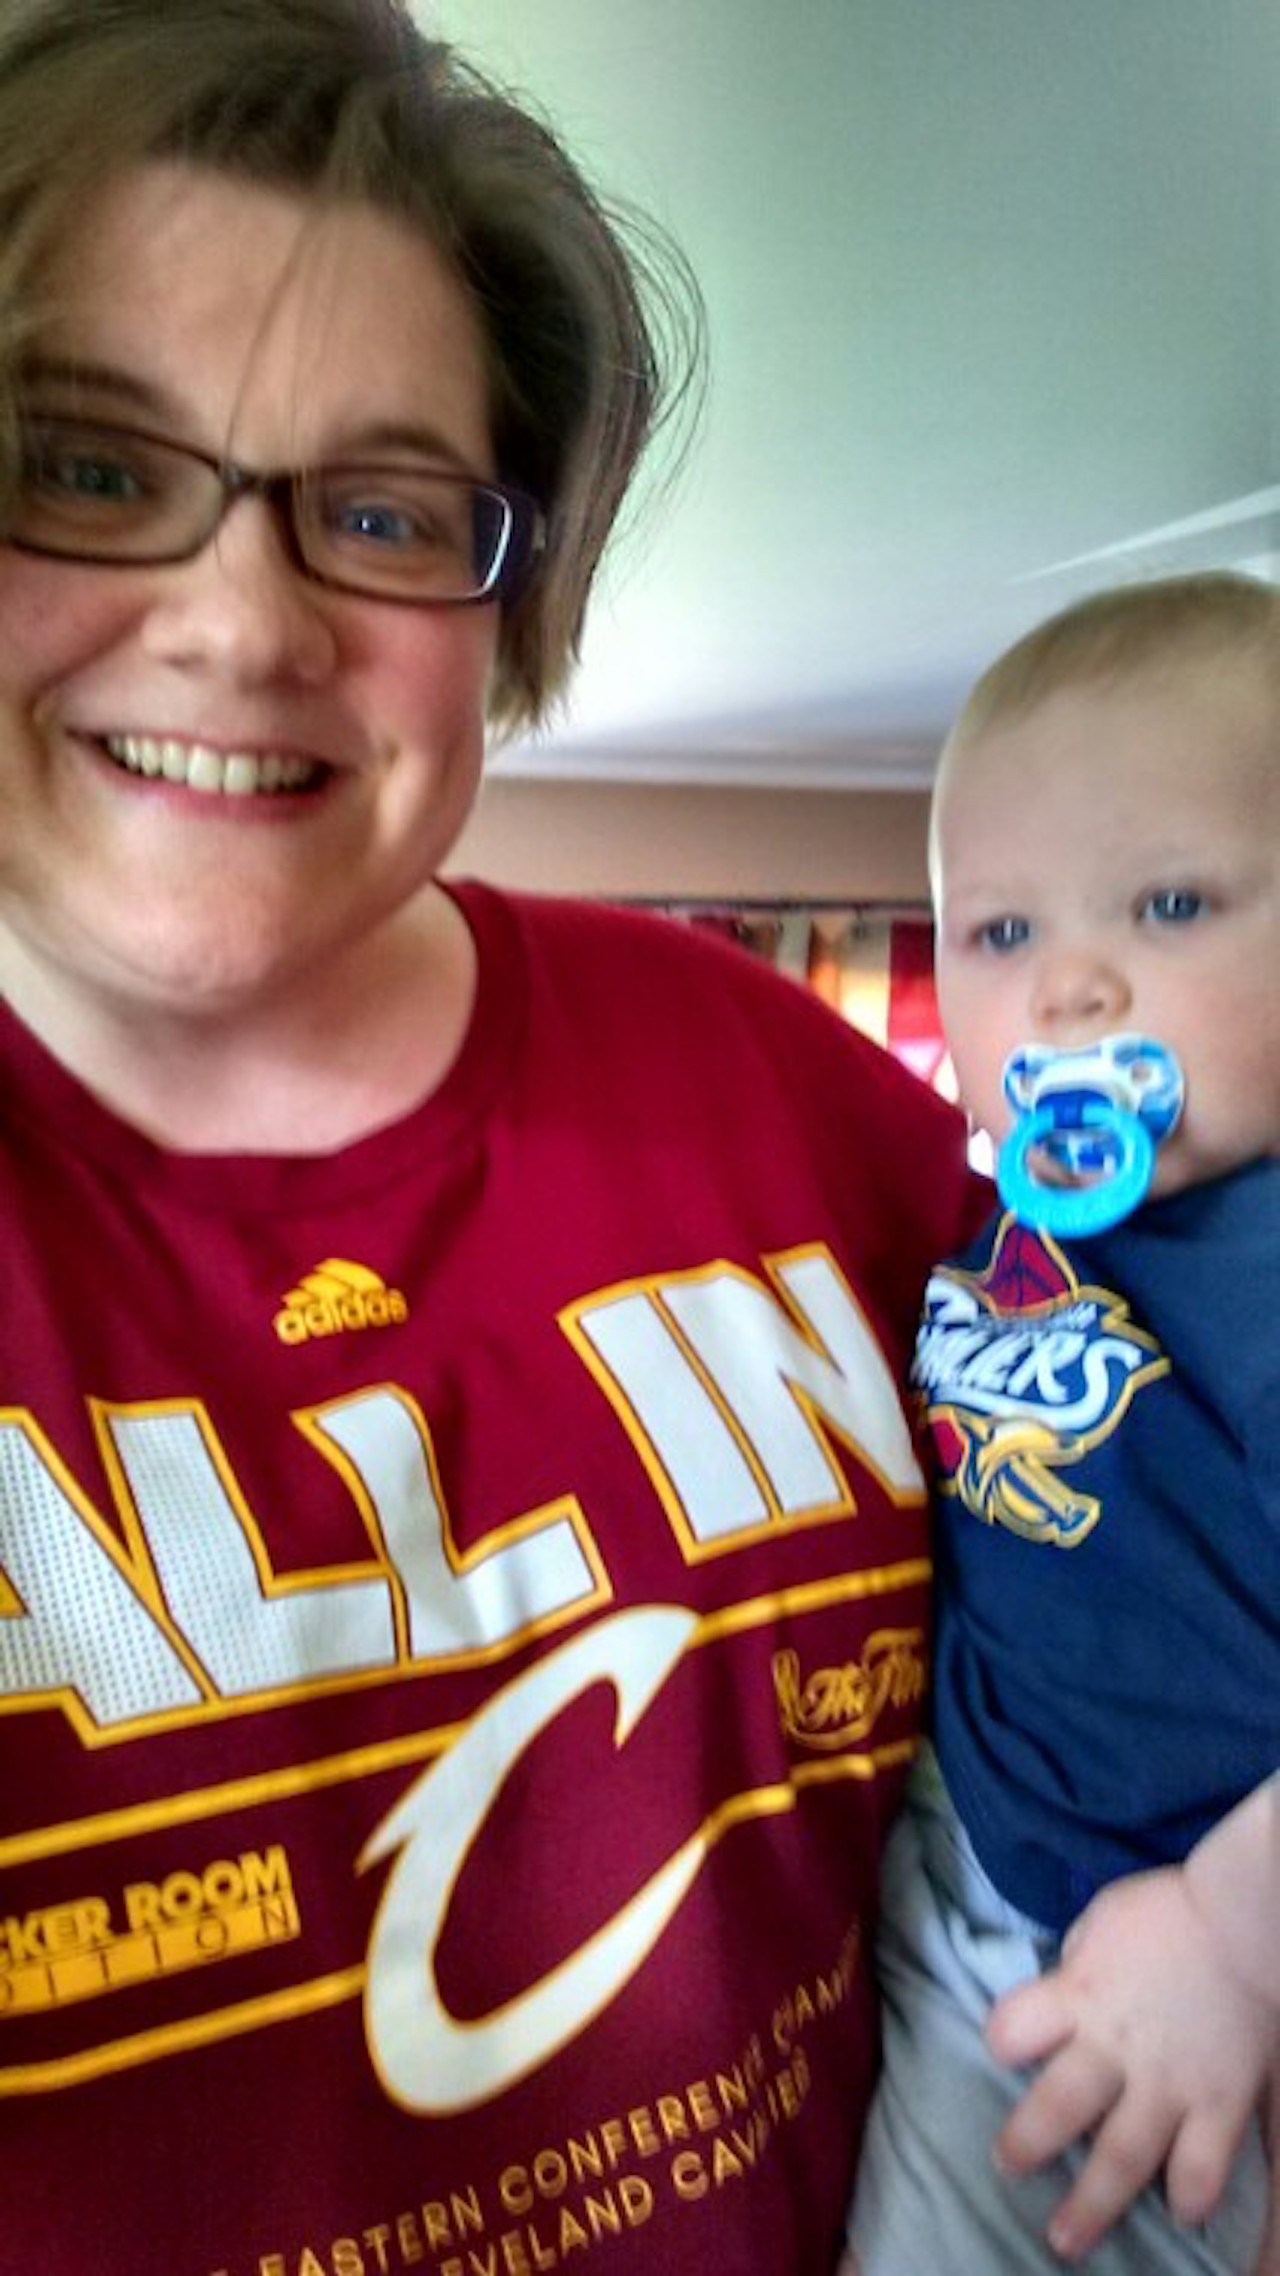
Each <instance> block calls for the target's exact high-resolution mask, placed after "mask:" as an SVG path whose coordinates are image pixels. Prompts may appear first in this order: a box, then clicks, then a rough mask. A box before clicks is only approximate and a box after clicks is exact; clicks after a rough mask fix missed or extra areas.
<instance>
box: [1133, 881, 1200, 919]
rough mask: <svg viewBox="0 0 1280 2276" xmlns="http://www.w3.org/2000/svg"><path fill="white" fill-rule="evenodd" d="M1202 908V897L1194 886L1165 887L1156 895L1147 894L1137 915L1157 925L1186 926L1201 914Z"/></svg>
mask: <svg viewBox="0 0 1280 2276" xmlns="http://www.w3.org/2000/svg"><path fill="white" fill-rule="evenodd" d="M1204 907H1205V898H1204V895H1203V893H1197V892H1196V890H1195V887H1194V886H1192V885H1165V886H1162V887H1161V888H1160V891H1159V892H1158V893H1148V895H1147V898H1146V900H1145V901H1144V902H1143V903H1142V906H1141V908H1140V910H1139V912H1138V914H1139V915H1140V916H1142V917H1146V918H1149V919H1150V921H1151V922H1152V923H1153V924H1157V925H1187V924H1190V923H1191V921H1192V919H1193V918H1194V917H1198V916H1200V915H1201V914H1202V912H1203V910H1204Z"/></svg>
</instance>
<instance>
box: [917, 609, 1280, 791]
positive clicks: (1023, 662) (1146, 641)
mask: <svg viewBox="0 0 1280 2276" xmlns="http://www.w3.org/2000/svg"><path fill="white" fill-rule="evenodd" d="M1244 659H1248V660H1250V661H1253V662H1255V663H1258V664H1261V665H1262V666H1263V667H1265V668H1269V669H1271V670H1273V671H1275V672H1276V673H1277V675H1280V592H1277V591H1276V589H1275V587H1274V586H1272V585H1267V584H1264V583H1263V582H1262V581H1261V579H1260V578H1257V577H1245V576H1241V575H1238V574H1237V573H1236V572H1235V571H1233V570H1227V569H1221V570H1205V571H1203V572H1200V573H1199V574H1196V575H1192V576H1185V577H1162V578H1158V579H1153V580H1152V581H1151V582H1149V583H1146V584H1139V585H1117V586H1111V587H1108V588H1107V589H1106V590H1105V591H1103V592H1098V593H1090V594H1088V595H1087V597H1086V598H1085V599H1084V600H1082V601H1076V602H1074V603H1073V604H1072V606H1071V607H1070V608H1065V609H1062V610H1061V611H1060V612H1059V614H1058V615H1056V616H1051V617H1049V618H1048V619H1047V620H1046V621H1045V623H1043V624H1038V625H1036V626H1035V627H1034V628H1033V630H1032V631H1030V632H1028V633H1024V635H1023V637H1022V639H1021V640H1018V641H1015V643H1014V645H1013V647H1012V648H1007V649H1006V650H1005V652H1004V654H1003V655H1002V656H998V657H997V659H996V661H995V663H994V664H992V665H990V666H989V668H988V669H987V670H986V671H985V672H984V673H983V675H982V677H981V679H980V680H978V681H977V682H976V684H975V686H974V687H973V688H972V690H971V691H970V694H969V697H968V700H967V701H966V703H965V705H964V708H963V710H962V711H961V713H960V715H959V718H958V719H957V720H956V722H955V725H954V726H953V728H952V730H951V733H950V735H949V736H948V737H947V742H946V745H945V750H947V751H949V750H952V749H954V748H958V747H960V746H962V745H963V744H965V743H969V742H972V741H974V740H975V739H976V737H977V736H979V735H981V734H983V733H984V732H985V731H986V730H987V729H988V728H990V727H996V726H1001V725H1003V724H1004V723H1005V722H1007V721H1010V720H1013V719H1017V718H1021V717H1023V716H1024V715H1025V714H1026V713H1027V712H1028V711H1031V710H1033V709H1034V707H1035V706H1036V705H1037V704H1038V703H1043V702H1044V701H1045V700H1046V698H1047V697H1049V696H1051V695H1056V694H1058V693H1059V692H1060V691H1061V690H1063V689H1065V688H1070V687H1078V686H1080V685H1082V684H1094V685H1096V684H1098V683H1099V682H1102V683H1106V682H1118V681H1125V680H1129V679H1134V678H1138V677H1141V675H1142V674H1144V673H1146V672H1148V671H1153V670H1166V671H1167V670H1169V669H1170V668H1174V669H1178V668H1180V667H1181V666H1182V665H1183V664H1184V663H1187V662H1190V661H1192V660H1195V661H1200V662H1209V661H1213V662H1219V663H1229V662H1234V661H1241V660H1244Z"/></svg>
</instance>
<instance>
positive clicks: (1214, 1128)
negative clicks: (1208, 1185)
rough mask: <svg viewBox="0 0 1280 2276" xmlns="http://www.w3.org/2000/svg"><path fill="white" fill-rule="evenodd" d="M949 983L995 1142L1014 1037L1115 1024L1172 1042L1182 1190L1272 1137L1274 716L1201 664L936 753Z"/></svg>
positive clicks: (944, 995) (1226, 675)
mask: <svg viewBox="0 0 1280 2276" xmlns="http://www.w3.org/2000/svg"><path fill="white" fill-rule="evenodd" d="M933 868H934V889H935V895H936V898H937V904H938V995H939V1001H940V1005H941V1009H942V1018H943V1024H944V1026H945V1028H946V1031H947V1035H948V1038H949V1041H950V1045H951V1051H952V1056H953V1058H954V1060H955V1066H956V1074H957V1077H958V1079H959V1084H960V1090H961V1094H962V1096H963V1098H964V1100H965V1103H966V1105H967V1107H968V1109H969V1112H970V1114H971V1115H972V1116H973V1118H974V1120H975V1122H976V1123H977V1124H978V1125H979V1126H980V1127H982V1128H984V1129H986V1130H988V1131H989V1132H990V1133H991V1135H992V1137H993V1138H994V1139H995V1140H996V1141H997V1142H998V1141H999V1139H1000V1138H1001V1137H1002V1136H1003V1134H1004V1132H1005V1131H1006V1130H1007V1129H1008V1126H1009V1121H1010V1112H1009V1109H1008V1107H1007V1105H1006V1103H1005V1100H1004V1095H1003V1090H1002V1087H1001V1073H1002V1070H1003V1067H1004V1063H1005V1060H1006V1058H1007V1057H1008V1054H1009V1053H1010V1051H1012V1050H1014V1049H1015V1048H1016V1047H1017V1046H1018V1045H1019V1044H1023V1043H1030V1042H1040V1043H1047V1044H1051V1045H1055V1046H1058V1047H1061V1048H1066V1047H1069V1046H1072V1045H1079V1044H1087V1043H1091V1042H1094V1041H1095V1040H1096V1039H1097V1038H1098V1037H1100V1036H1103V1035H1110V1034H1115V1033H1117V1032H1119V1031H1120V1030H1123V1029H1133V1030H1137V1031H1139V1032H1141V1033H1143V1034H1146V1035H1151V1036H1154V1037H1155V1038H1156V1040H1157V1041H1158V1042H1161V1043H1164V1044H1166V1045H1167V1046H1168V1047H1169V1048H1170V1049H1171V1050H1172V1051H1174V1052H1175V1053H1176V1055H1177V1057H1178V1059H1179V1061H1180V1063H1181V1066H1182V1070H1183V1073H1184V1075H1185V1077H1186V1085H1187V1096H1186V1106H1185V1109H1184V1112H1183V1116H1182V1120H1181V1122H1180V1124H1179V1125H1178V1128H1177V1129H1176V1131H1175V1132H1174V1134H1173V1136H1172V1137H1171V1138H1170V1139H1169V1140H1168V1142H1167V1144H1166V1145H1165V1146H1164V1147H1163V1148H1162V1149H1161V1152H1160V1154H1159V1156H1158V1159H1157V1169H1156V1179H1155V1186H1154V1190H1155V1192H1157V1193H1169V1192H1174V1191H1176V1190H1177V1189H1178V1188H1179V1187H1181V1186H1185V1185H1191V1184H1194V1183H1196V1182H1198V1181H1199V1180H1201V1179H1203V1178H1209V1177H1214V1176H1217V1175H1220V1174H1221V1173H1222V1172H1224V1171H1226V1170H1229V1169H1233V1168H1236V1167H1238V1166H1239V1165H1240V1164H1241V1163H1243V1162H1246V1161H1252V1160H1254V1159H1255V1158H1256V1157H1258V1156H1259V1155H1264V1154H1275V1153H1277V1152H1280V713H1278V710H1277V703H1276V697H1275V693H1274V689H1273V688H1268V686H1267V685H1266V683H1265V681H1264V679H1263V676H1262V674H1261V673H1254V672H1251V671H1247V670H1242V669H1241V668H1240V667H1239V666H1238V665H1237V666H1235V667H1234V668H1229V667H1227V666H1226V665H1223V666H1222V667H1214V666H1213V665H1211V664H1207V663H1205V662H1203V661H1202V662H1200V663H1197V664H1194V665H1193V664H1182V665H1178V666H1175V667H1174V668H1172V669H1171V670H1170V671H1169V672H1168V673H1166V674H1161V675H1157V674H1156V673H1155V672H1154V671H1148V672H1147V673H1146V674H1144V675H1143V676H1142V677H1141V678H1136V679H1134V680H1132V681H1130V682H1128V683H1122V684H1119V685H1114V686H1111V685H1099V686H1096V687H1095V686H1083V687H1079V688H1075V689H1072V690H1069V691H1064V692H1062V693H1059V694H1057V695H1053V696H1050V697H1048V698H1047V699H1046V700H1045V701H1044V702H1043V703H1041V704H1039V705H1037V706H1036V707H1035V709H1033V710H1031V711H1029V712H1027V713H1026V714H1025V715H1022V716H1020V717H1017V718H1015V719H1013V720H1011V721H1010V722H1008V723H1006V724H1002V725H998V726H994V727H992V728H990V729H988V730H986V731H984V732H983V733H982V734H981V735H979V736H977V737H976V738H975V739H974V740H973V741H971V742H968V743H963V744H961V745H960V746H959V747H958V748H957V747H953V748H952V749H950V750H949V751H948V753H947V755H946V757H945V758H944V761H943V765H942V770H941V773H940V776H939V781H938V788H937V793H936V797H935V803H934V819H933Z"/></svg>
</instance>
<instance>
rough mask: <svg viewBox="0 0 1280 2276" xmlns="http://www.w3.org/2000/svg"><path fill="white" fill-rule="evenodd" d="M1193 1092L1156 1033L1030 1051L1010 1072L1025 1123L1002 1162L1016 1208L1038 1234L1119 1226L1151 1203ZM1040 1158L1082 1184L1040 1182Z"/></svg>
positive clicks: (1005, 1187) (1002, 1186)
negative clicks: (1164, 1151)
mask: <svg viewBox="0 0 1280 2276" xmlns="http://www.w3.org/2000/svg"><path fill="white" fill-rule="evenodd" d="M1184 1088H1185V1086H1184V1084H1183V1080H1182V1069H1181V1068H1180V1067H1179V1065H1178V1062H1177V1060H1176V1059H1175V1058H1174V1056H1173V1053H1172V1052H1171V1051H1169V1050H1167V1049H1166V1048H1165V1046H1164V1044H1163V1043H1156V1042H1153V1040H1152V1038H1151V1037H1150V1036H1149V1035H1108V1036H1104V1037H1103V1038H1102V1040H1101V1042H1099V1043H1091V1044H1089V1045H1087V1046H1085V1047H1084V1048H1083V1049H1081V1050H1078V1051H1055V1050H1053V1049H1052V1048H1051V1047H1050V1045H1048V1044H1046V1043H1028V1044H1024V1046H1023V1048H1022V1049H1021V1050H1020V1051H1014V1052H1013V1053H1011V1055H1010V1057H1009V1058H1008V1059H1007V1060H1006V1062H1005V1069H1004V1095H1005V1097H1006V1098H1007V1099H1008V1101H1009V1104H1010V1106H1011V1107H1012V1108H1013V1110H1014V1113H1015V1114H1016V1116H1017V1118H1018V1119H1017V1121H1016V1122H1015V1123H1014V1126H1013V1128H1012V1130H1011V1131H1010V1132H1009V1135H1008V1137H1007V1138H1006V1139H1005V1141H1004V1144H1003V1145H1002V1146H1001V1148H1000V1152H999V1156H998V1158H997V1161H996V1184H997V1186H998V1188H999V1192H1000V1199H1001V1200H1002V1201H1003V1203H1004V1205H1005V1207H1006V1209H1011V1210H1012V1211H1013V1213H1014V1215H1015V1217H1017V1218H1018V1220H1019V1221H1020V1223H1022V1224H1023V1225H1029V1226H1030V1227H1031V1228H1032V1229H1033V1231H1036V1232H1045V1233H1062V1234H1064V1235H1066V1236H1067V1237H1068V1238H1071V1237H1072V1236H1073V1235H1079V1234H1087V1233H1105V1232H1106V1231H1107V1229H1108V1227H1109V1226H1111V1225H1118V1224H1119V1222H1120V1220H1121V1218H1122V1217H1127V1216H1128V1215H1129V1212H1130V1210H1132V1209H1136V1208H1137V1207H1138V1204H1139V1202H1141V1201H1143V1200H1144V1199H1145V1198H1146V1193H1147V1188H1148V1187H1149V1185H1150V1183H1151V1176H1152V1172H1153V1170H1154V1169H1155V1162H1156V1148H1157V1146H1159V1145H1160V1144H1161V1142H1162V1141H1163V1140H1164V1139H1165V1138H1167V1137H1168V1135H1169V1132H1170V1131H1171V1130H1172V1129H1173V1126H1174V1124H1175V1123H1176V1121H1177V1119H1178V1116H1179V1115H1180V1114H1181V1112H1182V1101H1183V1094H1184ZM1036 1154H1039V1155H1040V1156H1041V1157H1042V1159H1043V1160H1044V1161H1045V1162H1047V1163H1048V1164H1049V1165H1050V1166H1051V1167H1052V1168H1053V1169H1055V1170H1059V1171H1064V1172H1065V1173H1066V1175H1067V1176H1068V1177H1069V1178H1071V1179H1073V1180H1076V1181H1078V1182H1076V1183H1073V1184H1069V1185H1058V1184H1056V1183H1049V1182H1046V1181H1045V1180H1044V1179H1043V1178H1040V1177H1037V1176H1036V1174H1035V1170H1034V1164H1033V1160H1032V1157H1033V1156H1035V1155H1036Z"/></svg>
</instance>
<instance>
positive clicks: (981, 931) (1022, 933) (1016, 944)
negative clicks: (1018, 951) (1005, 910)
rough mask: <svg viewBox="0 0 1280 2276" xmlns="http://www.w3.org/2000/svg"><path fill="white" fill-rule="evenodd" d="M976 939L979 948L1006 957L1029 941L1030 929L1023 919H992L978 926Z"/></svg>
mask: <svg viewBox="0 0 1280 2276" xmlns="http://www.w3.org/2000/svg"><path fill="white" fill-rule="evenodd" d="M976 937H977V941H978V945H979V947H980V948H990V949H994V950H995V953H996V955H997V956H1007V955H1008V953H1009V951H1010V949H1014V948H1022V947H1023V946H1024V945H1025V943H1026V942H1027V941H1029V940H1030V938H1031V927H1030V925H1029V924H1028V923H1027V920H1026V918H1025V917H992V919H991V921H990V923H989V924H985V925H979V926H978V928H977V935H976Z"/></svg>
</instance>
